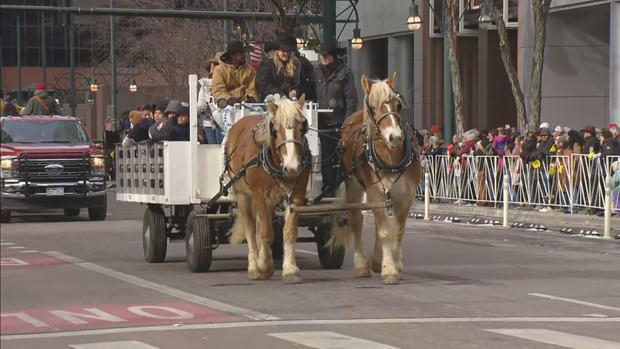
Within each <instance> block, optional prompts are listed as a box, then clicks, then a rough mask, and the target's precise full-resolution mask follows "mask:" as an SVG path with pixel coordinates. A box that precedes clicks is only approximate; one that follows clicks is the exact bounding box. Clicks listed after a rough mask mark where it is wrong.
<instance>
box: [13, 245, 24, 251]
mask: <svg viewBox="0 0 620 349" xmlns="http://www.w3.org/2000/svg"><path fill="white" fill-rule="evenodd" d="M24 248H25V247H24V246H11V247H9V249H10V250H21V249H24Z"/></svg>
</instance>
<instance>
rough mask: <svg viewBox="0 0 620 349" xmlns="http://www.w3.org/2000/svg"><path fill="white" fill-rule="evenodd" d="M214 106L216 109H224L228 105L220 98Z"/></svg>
mask: <svg viewBox="0 0 620 349" xmlns="http://www.w3.org/2000/svg"><path fill="white" fill-rule="evenodd" d="M215 104H217V107H218V108H220V109H224V108H226V106H227V105H228V102H226V99H224V98H220V99H218V100H217V102H216V103H215Z"/></svg>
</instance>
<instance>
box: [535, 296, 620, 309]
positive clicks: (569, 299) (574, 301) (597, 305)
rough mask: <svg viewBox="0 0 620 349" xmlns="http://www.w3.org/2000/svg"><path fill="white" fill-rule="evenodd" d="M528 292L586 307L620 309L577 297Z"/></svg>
mask: <svg viewBox="0 0 620 349" xmlns="http://www.w3.org/2000/svg"><path fill="white" fill-rule="evenodd" d="M528 294H529V295H530V296H534V297H540V298H547V299H552V300H555V301H562V302H568V303H573V304H579V305H585V306H587V307H594V308H600V309H606V310H615V311H620V308H617V307H610V306H608V305H603V304H597V303H592V302H586V301H581V300H579V299H572V298H565V297H558V296H553V295H550V294H544V293H528Z"/></svg>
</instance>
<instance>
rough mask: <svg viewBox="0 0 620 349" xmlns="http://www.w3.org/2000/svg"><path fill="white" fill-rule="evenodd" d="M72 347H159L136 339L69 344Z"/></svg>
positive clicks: (119, 348) (104, 348)
mask: <svg viewBox="0 0 620 349" xmlns="http://www.w3.org/2000/svg"><path fill="white" fill-rule="evenodd" d="M70 347H71V348H74V349H159V348H158V347H154V346H152V345H148V344H146V343H142V342H138V341H117V342H99V343H86V344H73V345H70Z"/></svg>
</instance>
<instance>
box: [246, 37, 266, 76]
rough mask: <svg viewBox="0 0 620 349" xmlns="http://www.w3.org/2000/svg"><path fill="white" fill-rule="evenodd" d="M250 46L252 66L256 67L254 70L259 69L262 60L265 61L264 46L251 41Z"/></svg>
mask: <svg viewBox="0 0 620 349" xmlns="http://www.w3.org/2000/svg"><path fill="white" fill-rule="evenodd" d="M248 46H249V47H250V48H251V50H250V65H251V66H252V67H254V69H258V66H259V65H260V62H261V60H262V59H263V45H262V44H259V43H257V42H253V41H250V42H249V43H248Z"/></svg>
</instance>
